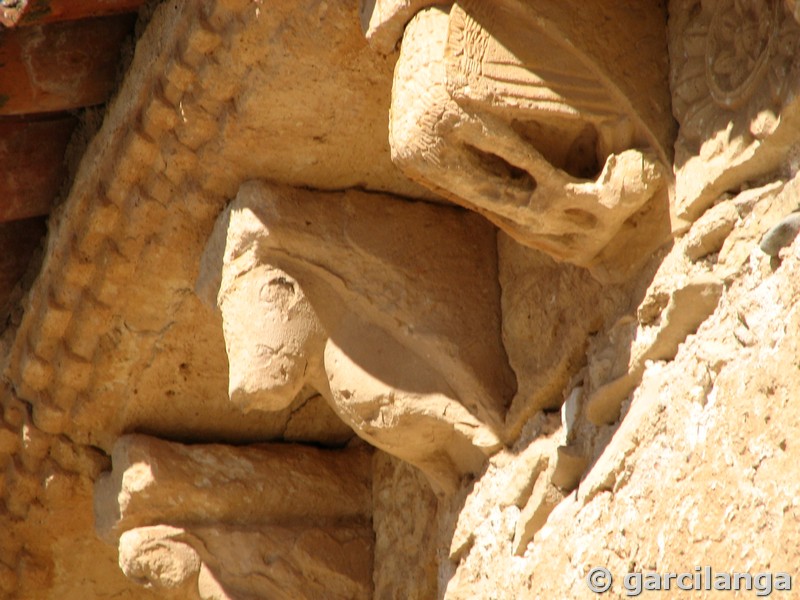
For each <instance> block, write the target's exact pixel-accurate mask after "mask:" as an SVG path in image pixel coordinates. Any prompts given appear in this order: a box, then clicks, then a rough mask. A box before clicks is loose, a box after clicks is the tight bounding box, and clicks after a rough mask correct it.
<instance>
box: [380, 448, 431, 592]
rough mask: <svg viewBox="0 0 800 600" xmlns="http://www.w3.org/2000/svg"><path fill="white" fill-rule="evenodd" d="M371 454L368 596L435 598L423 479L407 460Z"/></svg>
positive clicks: (427, 501)
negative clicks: (371, 544) (372, 553)
mask: <svg viewBox="0 0 800 600" xmlns="http://www.w3.org/2000/svg"><path fill="white" fill-rule="evenodd" d="M373 456H374V458H373V462H372V466H373V471H372V499H373V508H372V511H373V512H372V527H373V529H374V530H375V565H376V566H377V568H376V569H375V575H374V582H375V596H374V597H375V598H376V599H377V598H380V599H381V600H406V599H408V600H427V599H428V598H436V597H437V594H438V578H437V575H438V568H437V567H438V562H439V561H438V555H437V554H438V549H439V540H438V533H439V530H438V514H437V501H436V496H435V495H434V494H433V491H432V490H431V488H430V485H429V484H428V482H427V480H426V479H425V477H424V476H423V475H422V474H421V473H420V472H419V471H417V469H415V468H414V467H412V466H411V465H409V464H408V463H405V462H403V461H400V460H398V459H396V458H393V457H392V456H390V455H388V454H386V453H384V452H380V451H378V452H375V454H374V455H373ZM383 565H387V568H383Z"/></svg>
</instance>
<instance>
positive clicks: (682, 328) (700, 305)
mask: <svg viewBox="0 0 800 600" xmlns="http://www.w3.org/2000/svg"><path fill="white" fill-rule="evenodd" d="M721 294H722V282H721V281H719V280H718V279H717V278H716V277H714V276H697V277H695V278H693V279H689V280H687V281H685V282H684V283H682V284H680V285H679V287H677V288H675V289H673V290H671V291H669V292H664V291H662V290H659V289H658V287H656V288H655V289H654V290H651V292H650V296H648V298H646V299H645V303H646V304H648V305H651V304H652V305H653V306H654V307H655V306H661V308H662V309H663V310H658V309H657V308H653V309H650V306H647V307H646V313H647V318H646V319H642V317H640V319H641V320H642V321H644V322H637V321H636V320H634V319H632V318H629V319H621V320H620V321H618V322H617V324H615V326H614V327H613V328H612V329H611V330H610V331H609V333H608V337H607V339H604V340H602V341H600V342H599V343H598V345H597V346H596V347H595V348H594V351H593V356H592V361H591V362H590V363H589V373H590V377H589V382H590V383H591V389H592V391H591V392H590V397H589V399H588V402H587V405H586V411H587V416H588V418H589V420H590V421H591V422H593V423H595V424H597V425H601V424H603V423H613V422H614V421H616V420H617V419H618V418H619V410H620V406H621V405H622V402H623V400H625V398H627V397H628V395H629V394H630V393H631V392H632V391H633V390H634V388H635V387H636V386H637V385H638V384H639V382H640V381H641V378H642V374H643V373H644V370H645V367H646V364H647V361H658V360H671V359H672V358H674V356H675V354H676V353H677V352H678V347H679V346H680V344H681V343H682V342H683V341H684V340H685V339H686V336H687V335H689V334H691V333H694V332H695V331H696V330H697V328H698V327H699V325H700V324H701V323H702V322H703V321H705V320H706V318H707V317H708V316H709V315H710V314H711V313H712V312H713V311H714V309H715V308H716V307H717V303H718V302H719V299H720V296H721ZM665 296H666V297H665ZM664 301H666V304H664ZM650 310H653V311H656V312H657V313H658V316H651V313H650ZM641 314H643V311H642V309H641V308H640V315H641ZM651 319H653V320H651Z"/></svg>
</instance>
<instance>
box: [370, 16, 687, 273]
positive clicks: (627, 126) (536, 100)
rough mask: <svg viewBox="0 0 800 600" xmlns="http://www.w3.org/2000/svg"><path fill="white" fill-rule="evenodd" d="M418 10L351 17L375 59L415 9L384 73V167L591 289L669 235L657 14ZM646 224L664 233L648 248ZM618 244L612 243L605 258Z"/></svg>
mask: <svg viewBox="0 0 800 600" xmlns="http://www.w3.org/2000/svg"><path fill="white" fill-rule="evenodd" d="M422 4H423V3H421V2H416V3H413V2H392V1H384V2H380V1H378V2H369V3H366V5H365V6H364V11H365V13H368V16H369V18H366V16H365V19H364V22H365V25H366V29H367V36H368V38H369V39H370V41H371V42H372V43H373V44H374V45H375V46H376V48H377V49H378V50H381V51H386V50H387V49H389V48H390V47H393V45H394V44H390V43H388V42H387V39H389V38H390V35H391V34H392V33H394V34H397V33H398V32H399V31H400V30H401V27H400V26H399V24H401V23H403V22H404V20H405V19H407V18H409V13H410V12H411V11H412V9H414V8H416V9H418V10H419V12H417V14H416V15H414V16H413V18H410V21H409V22H408V24H407V25H406V27H405V32H404V34H403V39H402V45H401V52H400V58H399V61H398V64H397V67H396V70H395V78H394V87H393V91H392V112H391V122H390V134H389V138H390V144H391V147H392V158H393V160H394V162H395V163H396V164H398V165H399V166H400V168H401V169H402V170H403V171H404V172H405V173H406V174H407V175H408V176H410V177H411V178H412V179H415V180H417V181H420V182H421V183H423V184H425V185H427V186H428V187H430V188H431V189H433V190H435V191H437V192H439V193H440V194H442V195H444V196H445V197H447V198H449V199H451V200H453V201H455V202H457V203H459V204H461V205H464V206H466V207H468V208H471V209H473V210H476V211H478V212H480V213H481V214H483V215H485V216H486V217H487V218H488V219H490V220H491V221H492V222H494V223H495V224H496V225H497V226H498V227H500V228H501V229H503V230H504V231H506V232H507V233H508V234H509V235H511V236H512V237H513V238H514V239H516V240H517V241H519V242H521V243H522V244H524V245H527V246H530V247H533V248H538V249H541V250H544V251H545V252H547V253H548V254H550V255H551V256H553V257H555V258H556V259H559V260H565V261H569V262H572V263H574V264H577V265H581V266H587V267H590V268H592V270H593V272H594V273H595V274H596V275H597V276H598V277H600V278H603V279H609V278H620V277H625V276H627V275H628V274H629V272H628V269H629V268H631V267H632V263H636V262H637V259H639V258H641V256H642V255H645V256H646V255H647V253H648V251H649V250H652V249H653V248H655V247H657V246H658V245H660V244H661V243H663V241H664V240H665V239H666V237H667V236H668V233H669V225H668V221H669V219H668V216H667V210H668V206H667V205H668V199H667V198H668V190H667V188H668V177H667V171H666V170H665V168H664V165H665V164H668V160H669V159H668V157H669V156H670V154H671V152H670V150H669V148H670V145H671V135H672V132H671V118H670V115H669V112H668V107H669V97H668V90H667V85H666V81H667V65H666V61H665V60H664V56H665V50H666V49H665V44H664V42H665V40H664V39H663V37H664V29H663V13H662V11H661V10H659V8H658V6H657V5H656V4H655V3H653V4H652V5H650V4H643V3H641V2H635V3H634V2H630V3H623V4H619V3H617V4H615V6H614V7H613V13H614V16H613V17H612V18H609V16H608V15H607V14H605V12H604V11H608V10H610V7H602V8H601V7H597V8H595V7H593V6H592V7H589V6H585V5H583V4H582V5H575V7H570V6H567V5H564V4H563V3H561V2H537V3H536V4H535V5H534V4H532V3H523V2H519V1H517V0H503V1H501V2H491V3H489V2H480V1H473V0H462V1H460V2H457V3H455V4H453V5H452V6H451V7H432V8H427V7H425V8H423V7H422ZM425 4H427V5H428V6H429V7H430V5H432V4H438V3H436V2H430V1H429V2H427V3H425ZM601 13H602V14H601ZM598 23H602V27H607V28H610V29H613V30H614V31H611V30H610V29H609V31H605V32H599V31H598ZM626 28H627V29H626ZM623 29H626V31H625V32H624V33H622V34H621V35H617V36H615V35H613V34H614V33H619V32H622V30H623ZM632 32H635V35H632ZM612 39H613V40H614V43H613V44H609V43H608V42H609V40H612ZM626 44H627V45H626ZM644 65H646V68H642V69H638V68H637V67H639V66H644ZM627 70H630V71H635V72H637V73H638V74H639V75H638V76H637V78H636V81H634V80H632V78H630V77H629V76H627V75H626V71H627ZM652 220H656V221H660V222H662V226H661V228H660V230H659V231H658V233H657V235H653V234H654V232H653V231H652V229H650V230H647V231H646V229H647V228H646V227H643V226H642V224H641V221H652ZM618 237H621V238H623V239H624V240H625V244H620V243H617V244H614V245H610V242H611V241H612V240H614V239H615V238H618ZM631 245H633V246H641V245H644V246H646V247H647V248H646V249H645V250H644V251H643V252H639V251H636V250H635V251H633V252H632V251H631ZM623 246H627V248H624V249H623V248H622V247H623ZM637 250H638V248H637ZM612 255H613V260H612Z"/></svg>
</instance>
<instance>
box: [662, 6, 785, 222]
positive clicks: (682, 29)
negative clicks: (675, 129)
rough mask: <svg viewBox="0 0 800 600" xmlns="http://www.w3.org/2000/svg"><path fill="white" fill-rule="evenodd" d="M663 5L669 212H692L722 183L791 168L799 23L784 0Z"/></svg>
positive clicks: (734, 185)
mask: <svg viewBox="0 0 800 600" xmlns="http://www.w3.org/2000/svg"><path fill="white" fill-rule="evenodd" d="M670 14H671V15H674V18H671V19H670V38H671V43H670V57H671V61H672V73H671V78H672V89H673V91H674V94H673V111H674V113H675V117H676V118H677V119H678V122H679V124H680V129H679V135H678V140H677V142H676V145H675V171H676V175H677V181H676V208H677V210H676V212H677V215H678V216H679V217H681V218H683V219H685V220H689V221H692V220H694V219H696V218H697V217H698V216H699V215H700V214H702V212H703V211H704V210H705V209H706V208H708V207H709V206H710V205H711V204H713V203H714V201H715V200H716V199H717V198H718V197H719V195H720V194H721V193H723V192H726V191H736V190H737V189H738V188H739V187H740V186H741V185H742V184H744V183H746V182H748V181H751V180H754V179H757V178H758V177H761V176H763V175H765V174H768V173H770V172H771V171H774V170H779V169H785V170H788V171H790V172H792V171H796V170H797V168H798V165H797V164H791V163H792V162H794V163H796V162H797V161H796V159H792V158H791V152H787V150H789V149H790V148H792V147H793V146H795V145H796V144H797V139H798V137H797V136H798V131H800V104H799V103H798V102H797V97H798V96H797V93H798V81H800V52H798V50H800V24H798V21H797V20H796V19H797V15H798V10H797V3H796V2H792V1H789V0H786V1H782V0H743V1H739V0H736V1H734V0H710V1H700V0H672V1H671V2H670ZM787 159H788V160H787Z"/></svg>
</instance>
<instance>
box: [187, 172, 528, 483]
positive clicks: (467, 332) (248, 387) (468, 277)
mask: <svg viewBox="0 0 800 600" xmlns="http://www.w3.org/2000/svg"><path fill="white" fill-rule="evenodd" d="M198 292H199V293H200V294H201V296H203V297H205V298H206V300H207V301H208V302H209V303H213V305H215V306H218V307H219V310H220V311H221V313H222V320H223V327H224V334H225V343H226V349H227V352H228V359H229V363H230V366H229V369H230V388H229V391H230V397H231V400H232V401H233V402H235V403H236V404H237V405H239V406H241V407H242V408H243V409H246V410H252V409H257V410H277V409H280V408H282V407H285V406H286V405H288V404H289V403H290V402H292V401H293V400H294V398H295V396H296V395H297V394H298V392H299V391H300V390H301V389H302V388H303V386H310V387H311V388H314V389H315V390H316V391H318V392H319V393H320V394H321V395H322V396H323V397H324V398H326V399H327V400H328V401H329V402H330V404H331V406H332V407H333V408H334V410H335V411H336V412H337V414H338V415H339V416H340V417H341V418H342V419H343V420H344V421H345V422H346V423H348V424H349V425H350V426H351V427H352V428H353V429H354V431H355V432H356V433H357V434H358V435H359V436H361V437H362V438H364V439H365V440H367V441H369V442H370V443H371V444H373V445H375V446H376V447H378V448H381V449H383V450H385V451H386V452H388V453H390V454H393V455H394V456H397V457H399V458H402V459H403V460H406V461H408V462H410V463H411V464H413V465H415V466H417V467H418V468H420V469H421V470H422V471H423V472H424V473H425V474H426V475H427V476H428V478H429V479H430V480H431V482H432V483H433V484H434V486H435V488H436V489H437V490H438V491H449V490H453V489H455V488H456V487H457V486H458V484H459V480H460V478H461V477H463V476H464V475H468V474H471V473H476V472H477V471H479V470H480V469H481V467H482V465H483V463H484V461H485V458H486V456H487V455H490V454H492V453H493V452H495V451H496V450H497V449H498V448H500V447H501V445H502V442H501V436H502V433H501V432H502V426H503V419H504V416H505V411H506V407H507V403H508V401H509V400H510V397H511V395H512V394H513V375H511V372H510V369H509V367H508V364H507V361H506V358H505V352H504V350H503V345H502V341H501V333H500V298H499V297H500V293H499V286H498V284H497V257H496V246H495V234H494V231H493V230H492V228H491V227H490V226H489V225H488V224H487V223H486V222H485V221H484V220H482V219H481V218H479V217H478V216H476V215H472V214H470V213H464V212H463V211H461V210H458V209H453V208H448V207H441V206H434V205H425V204H421V203H409V202H403V201H398V200H396V199H393V198H390V197H387V196H382V195H378V194H364V193H360V192H354V191H351V192H346V193H337V194H325V193H316V192H309V191H303V190H298V189H293V188H285V187H277V186H271V185H267V184H264V183H257V182H252V183H249V184H245V185H244V186H242V188H241V189H240V191H239V195H238V197H237V199H236V200H235V201H234V202H233V203H232V204H231V205H230V206H229V208H228V209H227V210H226V211H225V212H224V213H223V215H222V216H221V217H220V218H219V220H218V221H217V225H216V227H215V231H214V233H213V235H212V237H211V239H210V241H209V243H208V246H207V248H206V252H205V255H204V260H203V266H202V269H201V277H200V279H199V281H198Z"/></svg>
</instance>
